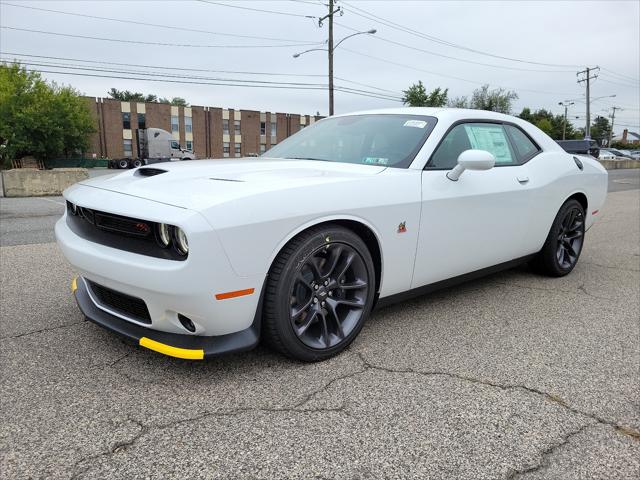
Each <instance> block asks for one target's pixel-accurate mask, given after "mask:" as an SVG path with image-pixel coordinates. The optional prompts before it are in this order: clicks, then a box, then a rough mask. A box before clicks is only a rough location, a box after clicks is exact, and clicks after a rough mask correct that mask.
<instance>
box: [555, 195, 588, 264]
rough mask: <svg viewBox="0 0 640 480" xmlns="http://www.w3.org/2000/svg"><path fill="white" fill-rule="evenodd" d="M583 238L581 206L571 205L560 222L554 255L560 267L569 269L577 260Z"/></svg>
mask: <svg viewBox="0 0 640 480" xmlns="http://www.w3.org/2000/svg"><path fill="white" fill-rule="evenodd" d="M583 240H584V214H583V212H582V208H581V207H580V208H579V207H575V206H574V207H573V208H571V209H569V210H568V211H567V212H565V215H564V218H563V219H562V221H561V222H560V231H559V232H558V242H557V245H558V246H557V250H556V257H557V258H558V264H559V265H560V268H563V269H570V268H573V266H574V265H575V264H576V262H577V261H578V255H580V250H582V243H583Z"/></svg>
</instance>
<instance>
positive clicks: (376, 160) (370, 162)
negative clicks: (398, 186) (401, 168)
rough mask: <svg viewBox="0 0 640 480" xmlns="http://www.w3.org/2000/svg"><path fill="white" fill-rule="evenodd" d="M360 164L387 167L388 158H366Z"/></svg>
mask: <svg viewBox="0 0 640 480" xmlns="http://www.w3.org/2000/svg"><path fill="white" fill-rule="evenodd" d="M362 163H366V164H367V165H388V164H389V159H388V158H378V157H366V158H365V159H364V160H363V161H362Z"/></svg>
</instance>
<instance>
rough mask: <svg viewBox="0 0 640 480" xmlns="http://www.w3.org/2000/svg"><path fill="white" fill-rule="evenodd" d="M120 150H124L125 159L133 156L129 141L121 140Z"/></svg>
mask: <svg viewBox="0 0 640 480" xmlns="http://www.w3.org/2000/svg"><path fill="white" fill-rule="evenodd" d="M122 149H123V150H124V156H125V157H131V156H132V155H133V150H132V144H131V140H123V141H122Z"/></svg>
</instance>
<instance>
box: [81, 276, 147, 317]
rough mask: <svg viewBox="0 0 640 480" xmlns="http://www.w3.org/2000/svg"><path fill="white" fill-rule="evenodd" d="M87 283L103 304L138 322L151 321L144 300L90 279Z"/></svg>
mask: <svg viewBox="0 0 640 480" xmlns="http://www.w3.org/2000/svg"><path fill="white" fill-rule="evenodd" d="M87 283H88V284H89V287H90V288H91V292H92V293H93V294H94V295H95V297H96V299H97V300H98V302H99V303H100V304H101V305H102V306H104V307H107V308H110V309H111V310H113V311H115V312H117V313H119V314H121V315H124V316H126V317H129V318H131V319H133V320H137V321H138V322H142V323H151V316H150V315H149V310H148V309H147V305H146V303H144V300H142V299H140V298H137V297H132V296H131V295H127V294H125V293H120V292H116V291H115V290H111V289H110V288H107V287H104V286H102V285H98V284H97V283H94V282H92V281H89V280H87Z"/></svg>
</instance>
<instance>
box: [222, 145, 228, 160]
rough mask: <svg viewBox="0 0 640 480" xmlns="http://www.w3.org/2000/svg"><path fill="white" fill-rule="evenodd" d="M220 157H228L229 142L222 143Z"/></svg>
mask: <svg viewBox="0 0 640 480" xmlns="http://www.w3.org/2000/svg"><path fill="white" fill-rule="evenodd" d="M222 156H223V157H228V156H229V142H224V143H223V144H222Z"/></svg>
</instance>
